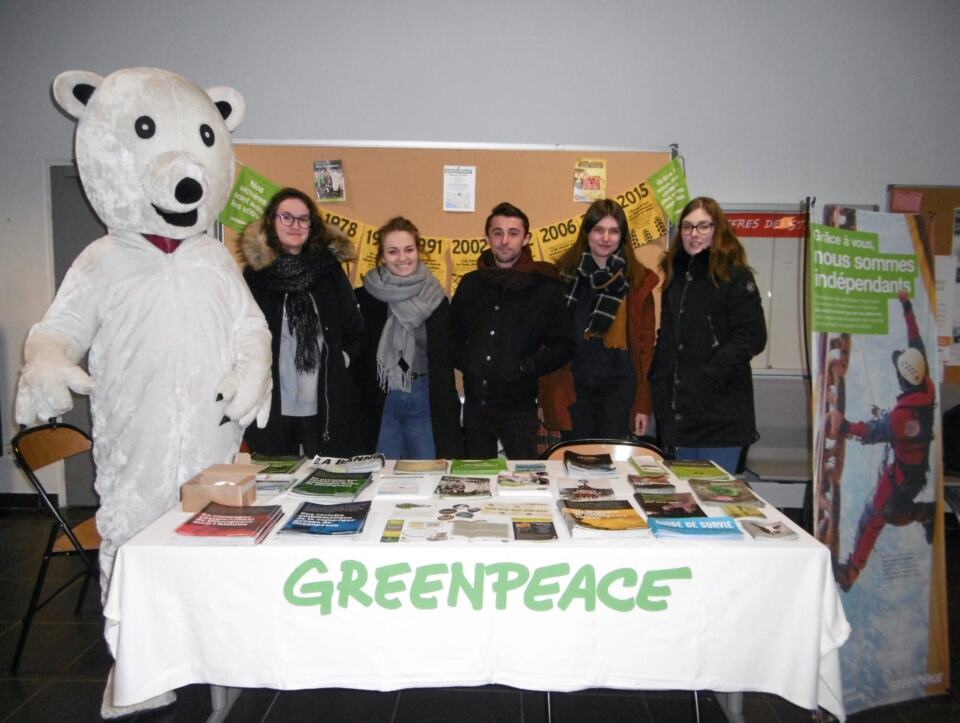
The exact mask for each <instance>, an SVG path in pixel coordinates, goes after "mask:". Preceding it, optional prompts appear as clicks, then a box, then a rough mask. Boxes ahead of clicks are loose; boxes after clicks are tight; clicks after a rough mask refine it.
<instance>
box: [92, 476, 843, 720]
mask: <svg viewBox="0 0 960 723" xmlns="http://www.w3.org/2000/svg"><path fill="white" fill-rule="evenodd" d="M555 464H556V463H550V465H551V472H552V473H553V476H554V477H557V476H560V473H559V467H557V466H555ZM625 471H626V469H624V472H625ZM618 484H619V483H618ZM622 484H623V486H624V488H623V492H624V493H625V496H626V491H627V488H626V482H625V481H623V482H622ZM375 492H376V485H374V486H373V487H372V488H370V489H369V490H368V493H367V494H368V495H369V496H372V495H374V494H375ZM277 499H278V500H280V501H282V503H283V505H284V508H285V511H287V512H288V513H289V512H291V511H292V510H293V509H294V508H295V507H296V506H297V504H299V502H300V501H301V500H299V499H295V498H286V499H284V498H277ZM397 501H398V500H397V499H389V500H385V499H384V498H382V497H381V498H379V499H377V500H376V501H375V502H374V508H373V511H372V512H371V516H370V518H369V520H368V524H367V529H366V530H365V531H364V534H363V536H362V537H361V538H343V537H339V538H325V539H319V540H318V539H308V540H301V539H299V538H297V539H296V540H295V541H290V540H279V539H274V537H273V536H271V537H270V538H268V539H267V540H266V541H265V542H264V543H263V544H261V545H257V546H255V547H227V546H199V545H193V544H184V542H183V540H182V539H177V536H176V535H175V534H174V532H173V530H174V528H175V527H176V526H177V525H178V524H180V523H181V522H182V521H184V520H185V519H187V518H188V517H189V515H188V514H186V513H183V512H180V511H179V510H173V511H171V512H169V513H168V514H166V515H165V516H164V517H162V518H161V519H159V520H158V521H157V522H156V523H154V524H153V525H152V526H150V527H149V528H148V529H146V530H144V531H143V532H142V533H141V534H139V535H137V536H136V537H135V538H134V539H133V540H131V541H130V542H129V543H127V544H126V545H124V546H123V547H122V548H121V549H120V550H119V554H118V556H117V559H116V565H115V567H114V572H113V580H112V583H111V586H110V591H109V596H108V600H107V604H106V608H105V611H104V613H105V615H106V617H107V641H108V644H109V646H110V649H111V651H112V652H113V654H114V656H115V657H116V669H115V678H114V685H115V688H114V696H115V698H114V700H115V703H116V704H117V705H129V704H132V703H135V702H138V701H141V700H144V699H146V698H149V697H151V696H153V695H156V694H158V693H161V692H163V691H167V690H172V689H174V688H178V687H181V686H184V685H188V684H193V683H210V684H216V685H223V686H232V687H243V688H256V687H268V688H275V689H282V690H288V689H298V688H324V687H347V688H360V689H366V690H395V689H401V688H413V687H431V686H456V685H482V684H487V683H500V684H506V685H511V686H515V687H518V688H524V689H529V690H551V691H571V690H578V689H583V688H592V687H610V688H621V689H690V690H693V689H707V690H714V691H718V692H733V691H764V692H768V693H773V694H775V695H779V696H781V697H783V698H785V699H787V700H789V701H791V702H792V703H795V704H796V705H799V706H802V707H804V708H808V709H813V708H816V707H817V706H818V705H820V706H823V707H824V708H826V709H827V710H829V711H831V712H833V713H835V714H837V715H839V716H840V717H843V706H842V691H841V684H840V672H839V664H838V655H837V651H838V648H839V647H840V645H842V644H843V642H844V641H845V640H846V638H847V636H848V634H849V625H848V624H847V621H846V618H845V617H844V614H843V609H842V606H841V604H840V599H839V595H838V593H837V589H836V587H835V585H834V581H833V575H832V574H831V566H830V555H829V553H828V551H827V549H826V548H825V547H823V546H822V545H820V544H819V543H817V542H816V541H815V540H814V539H813V538H811V537H809V536H808V535H806V534H804V533H803V532H802V531H800V537H799V539H798V540H792V541H783V542H767V541H765V542H759V541H754V540H752V539H749V538H748V537H747V536H745V537H744V539H743V540H742V541H734V542H720V543H718V542H699V541H662V540H657V539H655V538H653V537H646V538H640V539H636V540H613V541H607V540H602V541H601V540H589V541H581V540H576V541H574V540H571V539H569V538H568V537H567V535H566V534H565V533H566V529H565V528H564V527H563V524H562V522H561V521H560V520H559V519H556V520H555V523H556V525H557V528H558V532H559V534H560V535H561V539H560V540H557V541H554V542H480V541H472V542H446V543H429V542H423V543H416V544H403V543H401V544H386V543H381V542H379V541H378V540H379V538H380V534H381V532H382V529H383V522H384V520H385V519H386V514H387V513H386V510H387V509H388V507H387V506H392V505H393V504H395V503H396V502H397ZM505 501H510V502H515V501H519V500H514V499H510V500H505ZM261 502H262V501H261ZM708 509H711V510H712V508H708ZM767 511H768V516H773V517H778V518H779V517H780V515H779V513H778V512H777V511H776V510H774V509H773V508H770V507H768V508H767ZM713 514H718V512H713ZM784 519H785V518H784ZM545 568H546V569H545ZM298 569H299V572H297V571H298ZM345 570H346V571H347V573H349V574H347V575H346V577H347V583H346V584H340V583H341V581H342V578H343V577H344V576H345V575H344V571H345ZM478 574H479V575H480V579H481V580H482V582H481V583H480V584H479V585H477V589H476V590H475V591H474V592H470V589H469V588H470V586H472V585H474V584H475V583H476V582H477V578H476V577H475V576H477V575H478ZM415 579H416V582H415ZM411 587H412V588H413V592H411ZM598 589H599V590H600V592H599V593H597V590H598ZM452 591H453V592H454V593H456V594H455V595H453V594H452ZM638 599H640V600H641V601H642V605H638V604H637V603H636V600H638ZM322 601H325V602H326V603H327V606H326V607H325V606H324V605H322V604H318V603H320V602H322Z"/></svg>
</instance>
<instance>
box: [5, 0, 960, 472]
mask: <svg viewBox="0 0 960 723" xmlns="http://www.w3.org/2000/svg"><path fill="white" fill-rule="evenodd" d="M957 27H960V3H956V2H954V1H953V0H915V1H913V2H904V1H902V0H847V1H846V2H840V1H838V0H807V1H806V2H796V1H795V0H792V1H789V2H786V1H783V0H756V1H750V0H729V1H727V2H710V1H707V0H704V1H702V2H691V1H686V0H664V1H663V2H659V1H655V0H620V1H613V0H592V1H591V2H583V0H577V1H576V2H572V1H569V0H525V1H524V2H517V0H486V1H485V2H482V3H481V2H476V1H475V0H469V1H463V2H461V1H459V0H447V1H446V2H431V1H429V0H427V1H422V2H416V1H413V0H411V1H409V2H397V1H396V0H391V1H389V2H387V1H379V0H371V1H367V2H362V1H360V0H356V1H355V2H343V1H342V0H340V1H338V2H330V1H328V0H288V1H286V2H284V1H282V0H277V1H274V2H263V1H262V0H235V1H233V2H225V1H215V0H207V1H203V0H163V2H156V0H150V1H149V2H147V1H145V0H86V1H84V2H76V1H75V0H2V1H0V67H2V68H3V73H2V74H0V97H2V101H0V129H2V132H0V149H2V152H0V159H2V163H0V254H2V259H3V261H2V263H0V404H2V405H3V415H2V416H3V420H4V424H6V425H7V428H6V429H4V430H3V431H4V434H3V438H4V443H5V444H6V443H8V441H9V436H10V433H11V432H12V426H11V421H10V420H11V419H12V416H13V415H12V397H13V388H14V383H15V378H16V372H17V369H18V367H19V365H20V362H21V349H22V344H23V339H24V336H25V334H26V332H27V330H28V328H29V326H30V324H32V323H33V322H35V321H36V320H37V319H38V318H39V317H40V316H41V315H42V313H43V311H44V309H45V308H46V306H47V305H48V303H49V301H50V299H51V294H52V289H53V271H52V261H51V253H50V227H49V219H48V216H49V210H48V200H47V197H48V189H47V188H46V186H45V183H46V181H45V176H46V171H45V164H47V163H49V162H53V161H62V160H67V159H69V158H70V157H71V155H72V151H71V142H72V131H73V126H72V123H71V122H70V121H68V120H67V119H66V118H65V117H64V116H63V115H61V114H60V113H59V112H58V111H57V109H56V108H55V107H54V105H53V103H52V101H51V99H50V92H49V88H50V83H51V81H52V80H53V78H54V76H55V75H56V74H57V73H58V72H60V71H62V70H65V69H69V68H79V69H86V70H93V71H96V72H98V73H101V74H106V73H108V72H110V71H112V70H114V69H116V68H121V67H129V66H135V65H154V66H159V67H163V68H169V69H171V70H175V71H177V72H180V73H182V74H184V75H186V76H188V77H190V78H191V79H193V80H195V81H196V82H198V83H199V84H201V85H205V86H209V85H216V84H228V85H233V86H235V87H237V88H238V89H240V90H241V92H243V93H244V95H245V97H246V100H247V105H248V111H247V120H246V122H245V123H244V124H243V125H242V126H241V128H240V130H239V131H238V133H237V136H238V137H240V138H247V139H301V140H302V139H338V140H372V139H383V140H410V141H464V142H467V141H471V142H488V143H560V144H569V145H606V146H664V145H667V144H669V143H673V142H676V143H679V144H680V148H681V151H682V152H683V153H684V155H685V156H686V159H687V171H688V174H689V180H690V189H691V191H692V192H693V193H694V194H710V195H714V196H716V197H717V198H719V199H720V200H721V201H728V202H759V203H780V202H795V201H797V200H798V199H800V198H802V197H804V196H806V195H816V196H817V197H818V198H819V199H821V200H822V201H842V202H851V203H878V204H881V205H882V204H883V203H884V200H883V194H884V188H885V186H886V184H887V183H891V182H899V183H957V182H958V181H960V178H958V176H960V134H958V133H957V132H956V120H955V119H956V117H957V114H958V110H960V75H958V73H957V68H958V67H960V43H957V42H956V37H955V31H956V28H957ZM20 489H22V483H21V482H20V480H19V477H18V475H17V474H16V473H15V472H14V470H13V469H12V467H11V465H10V462H9V457H2V458H0V491H11V490H17V491H19V490H20Z"/></svg>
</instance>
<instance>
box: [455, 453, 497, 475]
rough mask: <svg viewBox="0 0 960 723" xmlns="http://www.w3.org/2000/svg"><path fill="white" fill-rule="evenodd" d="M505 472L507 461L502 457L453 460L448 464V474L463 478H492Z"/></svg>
mask: <svg viewBox="0 0 960 723" xmlns="http://www.w3.org/2000/svg"><path fill="white" fill-rule="evenodd" d="M506 471H507V460H505V459H504V458H503V457H494V458H492V459H455V460H453V461H452V462H451V463H450V474H452V475H459V476H463V477H472V476H477V475H487V476H492V475H495V474H499V473H500V472H506Z"/></svg>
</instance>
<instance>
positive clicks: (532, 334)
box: [451, 270, 577, 412]
mask: <svg viewBox="0 0 960 723" xmlns="http://www.w3.org/2000/svg"><path fill="white" fill-rule="evenodd" d="M528 276H529V277H530V280H529V283H528V284H527V285H526V286H524V287H523V288H509V287H507V286H504V285H500V284H496V283H492V282H491V281H489V276H485V271H484V270H478V271H472V272H470V273H469V274H467V275H466V276H464V277H463V279H462V280H461V281H460V285H459V286H458V287H457V291H456V293H455V294H454V296H453V301H452V302H451V308H452V311H453V343H454V349H455V353H456V357H455V360H454V363H455V364H456V366H457V368H458V369H460V371H462V372H463V387H464V396H465V398H466V400H467V403H468V404H478V405H479V406H480V407H483V408H490V409H491V410H496V411H518V412H519V411H529V410H532V409H534V408H535V407H536V403H537V380H538V378H539V377H540V376H541V375H542V374H546V373H548V372H552V371H554V370H555V369H559V368H560V367H562V366H563V365H564V364H566V363H567V362H568V361H570V360H571V359H572V358H573V355H574V354H575V353H576V350H577V342H576V338H575V335H574V331H573V321H572V319H571V316H570V313H569V312H568V311H567V308H566V304H565V303H564V298H563V285H562V284H561V283H560V281H559V280H556V279H550V278H547V277H546V276H543V275H541V274H539V273H532V272H531V273H529V274H528Z"/></svg>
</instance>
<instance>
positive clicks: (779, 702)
mask: <svg viewBox="0 0 960 723" xmlns="http://www.w3.org/2000/svg"><path fill="white" fill-rule="evenodd" d="M764 698H765V699H766V701H767V705H769V706H770V708H771V710H773V712H774V714H775V715H776V717H777V720H778V721H779V722H780V723H810V720H811V718H812V716H813V711H809V710H807V709H806V708H801V707H800V706H799V705H794V704H793V703H791V702H790V701H788V700H784V699H783V698H780V697H778V696H776V695H764Z"/></svg>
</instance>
